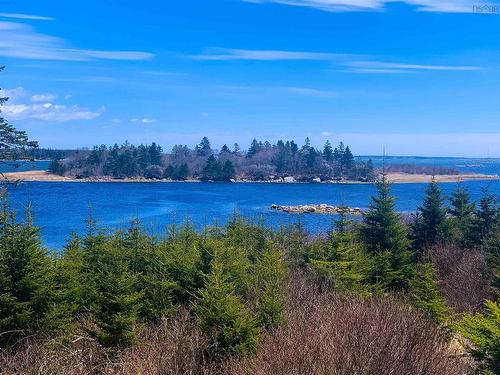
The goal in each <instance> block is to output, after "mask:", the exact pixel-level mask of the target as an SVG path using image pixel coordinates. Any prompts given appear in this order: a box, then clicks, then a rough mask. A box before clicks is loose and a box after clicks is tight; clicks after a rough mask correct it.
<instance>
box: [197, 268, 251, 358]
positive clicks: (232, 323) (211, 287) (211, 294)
mask: <svg viewBox="0 0 500 375" xmlns="http://www.w3.org/2000/svg"><path fill="white" fill-rule="evenodd" d="M195 312H196V314H197V316H198V317H199V320H200V327H201V329H202V331H203V332H204V333H205V334H206V335H207V336H208V337H209V338H210V347H209V348H208V352H209V353H210V354H211V355H216V354H224V353H229V354H236V355H238V356H243V355H245V354H247V353H249V352H250V353H251V352H253V351H254V350H255V348H256V346H257V340H258V337H259V329H258V327H257V323H256V321H255V318H254V316H253V315H252V313H251V312H250V311H249V310H248V309H247V308H246V307H245V305H244V304H243V303H242V302H241V301H240V299H239V298H238V296H237V295H236V293H235V287H234V284H233V283H231V282H230V281H228V280H227V277H226V275H225V274H224V271H223V269H222V264H221V263H219V261H218V260H217V259H214V261H213V262H212V271H211V273H210V274H209V275H207V277H206V285H205V288H204V289H203V290H202V291H201V292H200V297H199V299H198V301H197V302H196V304H195Z"/></svg>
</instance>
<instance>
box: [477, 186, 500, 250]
mask: <svg viewBox="0 0 500 375" xmlns="http://www.w3.org/2000/svg"><path fill="white" fill-rule="evenodd" d="M497 199H498V197H497V196H496V195H494V194H491V193H489V192H488V191H487V190H483V196H482V197H481V199H480V200H479V207H478V209H477V210H476V215H475V220H474V222H473V225H472V231H471V232H472V233H471V236H470V237H471V238H470V241H471V242H472V243H474V244H475V245H476V246H477V247H481V246H483V245H484V243H485V241H487V240H488V238H489V236H490V234H491V232H492V231H493V229H494V227H495V225H497V223H498V222H499V221H500V207H499V206H498V204H497Z"/></svg>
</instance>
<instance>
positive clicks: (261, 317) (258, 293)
mask: <svg viewBox="0 0 500 375" xmlns="http://www.w3.org/2000/svg"><path fill="white" fill-rule="evenodd" d="M285 277H286V265H285V262H284V260H283V253H282V252H281V251H280V250H278V249H275V248H272V247H267V248H266V249H265V250H264V251H263V252H262V253H261V254H260V256H259V257H258V259H257V261H256V262H255V265H254V267H253V278H254V285H253V293H254V298H255V301H256V309H257V311H258V318H257V319H258V323H259V326H260V327H263V328H274V327H277V326H278V325H280V324H283V323H284V322H285V317H284V315H283V311H284V309H285V302H286V295H285V292H284V287H283V283H284V280H285Z"/></svg>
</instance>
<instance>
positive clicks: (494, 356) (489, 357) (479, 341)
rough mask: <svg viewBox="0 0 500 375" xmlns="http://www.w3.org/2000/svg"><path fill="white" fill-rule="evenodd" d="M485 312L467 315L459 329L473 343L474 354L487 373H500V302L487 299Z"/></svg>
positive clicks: (488, 374)
mask: <svg viewBox="0 0 500 375" xmlns="http://www.w3.org/2000/svg"><path fill="white" fill-rule="evenodd" d="M485 306H486V309H485V311H484V312H481V313H476V314H475V315H467V316H466V317H465V318H464V319H463V321H462V322H461V323H460V324H459V325H458V326H457V328H458V331H459V332H460V333H461V334H462V335H463V336H464V337H465V338H467V339H468V340H469V341H470V342H471V343H472V344H473V345H472V346H471V347H470V348H469V349H470V352H471V353H472V355H473V356H474V357H475V358H476V359H477V360H478V361H480V363H481V365H482V368H483V369H484V370H485V372H484V374H485V375H494V374H499V373H500V304H499V303H498V302H493V301H486V303H485Z"/></svg>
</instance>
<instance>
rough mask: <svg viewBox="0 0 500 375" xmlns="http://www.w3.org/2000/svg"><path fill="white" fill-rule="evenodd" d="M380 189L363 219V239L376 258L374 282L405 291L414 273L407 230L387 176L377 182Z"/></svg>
mask: <svg viewBox="0 0 500 375" xmlns="http://www.w3.org/2000/svg"><path fill="white" fill-rule="evenodd" d="M377 190H378V195H377V196H374V197H372V201H371V204H370V209H369V211H368V212H366V213H365V214H364V217H363V225H362V226H361V240H362V242H363V243H364V244H365V247H366V249H367V250H368V252H369V253H371V254H373V256H374V262H375V263H374V269H373V281H374V282H376V283H380V284H382V286H384V287H388V288H398V289H399V288H405V287H406V286H407V281H408V279H409V277H410V275H411V272H412V265H411V253H410V251H409V244H410V243H409V240H408V238H407V230H406V227H405V226H404V225H403V224H402V223H401V217H400V216H399V215H398V214H397V213H396V211H395V199H394V197H392V196H391V195H390V184H389V182H388V181H387V179H386V178H385V176H384V177H383V178H382V180H380V181H378V182H377Z"/></svg>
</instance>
